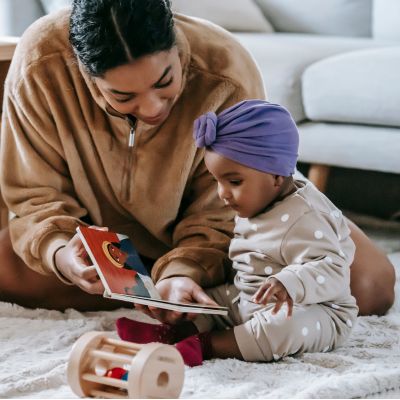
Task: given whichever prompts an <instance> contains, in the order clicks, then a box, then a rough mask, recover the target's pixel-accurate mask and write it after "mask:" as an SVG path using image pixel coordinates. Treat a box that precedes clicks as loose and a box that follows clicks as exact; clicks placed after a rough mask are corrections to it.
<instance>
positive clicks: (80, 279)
mask: <svg viewBox="0 0 400 400" xmlns="http://www.w3.org/2000/svg"><path fill="white" fill-rule="evenodd" d="M54 261H55V265H56V268H57V270H58V271H59V272H60V273H61V274H62V275H63V276H64V277H65V278H66V279H68V280H69V281H71V283H73V284H74V285H76V286H78V287H80V288H81V289H82V290H83V291H85V292H87V293H90V294H103V292H104V286H103V284H102V283H101V281H100V279H99V276H98V275H97V271H96V268H95V267H94V266H93V265H91V262H90V259H89V257H88V255H87V253H86V251H85V248H84V246H83V244H82V242H81V239H80V238H79V236H78V234H76V235H75V236H74V237H73V238H72V239H71V240H70V241H69V242H68V244H67V245H66V246H65V247H62V248H60V249H59V250H57V252H56V254H55V256H54Z"/></svg>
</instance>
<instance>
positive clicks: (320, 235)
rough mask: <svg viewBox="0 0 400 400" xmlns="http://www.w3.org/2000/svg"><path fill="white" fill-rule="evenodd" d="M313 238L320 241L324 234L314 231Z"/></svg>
mask: <svg viewBox="0 0 400 400" xmlns="http://www.w3.org/2000/svg"><path fill="white" fill-rule="evenodd" d="M314 237H315V239H322V238H323V237H324V234H323V233H322V232H321V231H315V232H314Z"/></svg>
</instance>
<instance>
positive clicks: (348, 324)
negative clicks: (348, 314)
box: [346, 319, 353, 328]
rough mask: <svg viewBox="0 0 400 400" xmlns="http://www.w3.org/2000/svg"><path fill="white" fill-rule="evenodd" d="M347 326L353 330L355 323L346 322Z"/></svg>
mask: <svg viewBox="0 0 400 400" xmlns="http://www.w3.org/2000/svg"><path fill="white" fill-rule="evenodd" d="M346 325H347V326H348V327H349V328H352V327H353V323H352V322H351V320H349V319H348V320H347V321H346Z"/></svg>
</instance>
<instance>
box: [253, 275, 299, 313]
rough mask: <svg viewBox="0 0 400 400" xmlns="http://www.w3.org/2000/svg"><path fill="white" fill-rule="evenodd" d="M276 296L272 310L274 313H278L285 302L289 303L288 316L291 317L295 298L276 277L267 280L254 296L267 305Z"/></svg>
mask: <svg viewBox="0 0 400 400" xmlns="http://www.w3.org/2000/svg"><path fill="white" fill-rule="evenodd" d="M274 298H275V299H276V304H275V307H274V308H273V310H272V314H276V313H277V312H278V311H279V310H280V309H281V307H282V305H283V303H287V306H288V312H287V317H288V318H290V317H291V316H292V311H293V300H292V298H291V297H290V296H289V293H288V292H287V291H286V289H285V286H283V285H282V283H281V282H279V281H278V279H276V278H269V279H268V280H266V281H265V282H264V283H263V284H262V285H261V287H260V288H259V289H258V290H257V292H256V294H255V295H254V296H253V301H254V302H255V303H257V304H264V305H266V304H267V303H269V302H272V300H273V299H274Z"/></svg>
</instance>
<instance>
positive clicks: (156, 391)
mask: <svg viewBox="0 0 400 400" xmlns="http://www.w3.org/2000/svg"><path fill="white" fill-rule="evenodd" d="M67 377H68V383H69V385H70V386H71V389H72V390H73V392H74V393H75V394H76V395H78V396H80V397H101V398H114V399H126V398H131V399H139V398H178V397H179V394H180V393H181V390H182V386H183V379H184V364H183V360H182V356H181V355H180V353H179V352H178V350H176V349H175V347H173V346H169V345H166V344H161V343H149V344H143V345H142V344H137V343H131V342H126V341H124V340H118V339H113V338H112V337H111V335H110V334H109V333H105V332H87V333H85V334H84V335H83V336H81V337H80V338H79V339H78V340H77V341H76V343H75V344H74V346H73V348H72V351H71V354H70V357H69V362H68V369H67Z"/></svg>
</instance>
